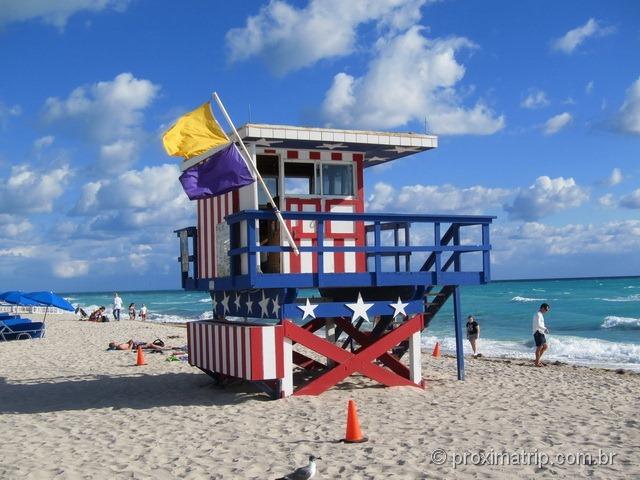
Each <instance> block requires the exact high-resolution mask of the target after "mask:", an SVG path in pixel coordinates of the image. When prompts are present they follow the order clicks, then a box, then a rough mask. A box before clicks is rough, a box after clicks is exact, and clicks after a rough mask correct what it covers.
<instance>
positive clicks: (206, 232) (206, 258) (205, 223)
mask: <svg viewBox="0 0 640 480" xmlns="http://www.w3.org/2000/svg"><path fill="white" fill-rule="evenodd" d="M203 210H204V212H203V216H202V217H203V224H202V229H203V233H204V235H203V237H202V239H203V242H202V246H203V252H202V253H203V254H204V255H203V258H204V269H203V270H202V273H203V275H202V278H209V277H210V272H209V237H210V235H211V225H209V224H210V223H211V217H210V216H209V200H208V199H205V200H204V205H203Z"/></svg>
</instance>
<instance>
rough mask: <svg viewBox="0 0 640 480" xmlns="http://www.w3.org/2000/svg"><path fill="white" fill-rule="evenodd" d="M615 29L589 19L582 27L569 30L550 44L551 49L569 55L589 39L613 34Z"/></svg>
mask: <svg viewBox="0 0 640 480" xmlns="http://www.w3.org/2000/svg"><path fill="white" fill-rule="evenodd" d="M614 31H615V28H613V27H604V26H602V25H601V24H600V23H598V21H597V20H595V19H593V18H590V19H589V20H588V21H587V23H585V24H584V25H582V26H580V27H577V28H574V29H573V30H569V31H568V32H567V33H565V34H564V35H563V36H562V37H560V38H557V39H555V40H554V41H553V43H552V45H551V46H552V48H553V49H554V50H556V51H560V52H562V53H566V54H567V55H568V54H571V53H573V51H574V50H575V49H576V48H578V46H580V44H581V43H582V42H584V41H585V40H586V39H587V38H589V37H602V36H605V35H609V34H610V33H613V32H614Z"/></svg>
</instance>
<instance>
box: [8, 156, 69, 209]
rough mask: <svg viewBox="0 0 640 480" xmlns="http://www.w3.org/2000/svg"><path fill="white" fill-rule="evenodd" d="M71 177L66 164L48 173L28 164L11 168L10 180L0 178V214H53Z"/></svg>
mask: <svg viewBox="0 0 640 480" xmlns="http://www.w3.org/2000/svg"><path fill="white" fill-rule="evenodd" d="M71 174H72V172H71V169H70V168H69V167H68V166H66V165H64V166H62V167H60V168H56V169H53V170H51V171H49V172H39V171H36V170H34V169H32V168H31V167H29V166H28V165H16V166H14V167H12V169H11V174H10V176H9V177H8V178H6V179H2V178H0V213H10V214H15V213H38V212H50V211H51V210H52V209H53V202H54V201H55V200H56V199H57V198H58V197H59V196H60V195H62V193H63V192H64V189H65V186H66V184H67V181H68V180H69V178H70V177H71Z"/></svg>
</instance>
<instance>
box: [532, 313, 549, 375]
mask: <svg viewBox="0 0 640 480" xmlns="http://www.w3.org/2000/svg"><path fill="white" fill-rule="evenodd" d="M549 310H551V307H550V306H549V304H548V303H543V304H542V305H540V309H539V310H538V311H537V312H536V313H535V314H534V315H533V339H534V340H535V342H536V363H535V365H536V367H544V364H543V363H542V362H541V361H540V360H541V359H542V354H543V353H544V352H546V351H547V348H548V347H547V337H545V334H546V333H549V329H548V328H547V327H545V325H544V314H545V313H547V312H548V311H549Z"/></svg>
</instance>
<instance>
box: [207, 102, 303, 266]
mask: <svg viewBox="0 0 640 480" xmlns="http://www.w3.org/2000/svg"><path fill="white" fill-rule="evenodd" d="M213 98H214V99H215V101H216V103H217V104H218V106H219V107H220V110H222V113H223V114H224V117H225V118H226V120H227V123H228V124H229V126H230V127H231V129H232V130H233V133H234V134H235V136H236V138H237V139H238V142H240V146H241V147H242V150H243V151H244V153H245V155H246V158H245V156H244V155H241V157H242V159H243V160H244V163H246V164H247V166H248V167H249V168H250V169H251V171H252V172H253V174H254V175H255V176H256V177H257V179H258V182H259V183H260V186H262V189H263V190H264V192H265V194H266V195H267V198H268V199H269V203H270V204H271V207H273V210H274V211H275V214H276V218H277V219H278V222H279V223H280V225H282V228H283V229H284V232H285V233H286V235H287V242H289V245H291V248H292V249H293V252H294V253H295V254H296V255H299V254H300V252H299V251H298V247H297V246H296V242H295V241H294V240H293V237H292V236H291V232H290V231H289V229H288V228H287V224H286V223H285V221H284V218H282V214H281V213H280V210H279V209H278V207H277V206H276V203H275V202H274V201H273V198H272V197H271V193H269V189H268V188H267V185H266V184H265V183H264V180H263V179H262V175H260V172H258V168H257V167H256V166H255V165H254V164H253V162H252V161H250V160H249V159H250V158H252V157H251V154H250V153H249V150H247V147H246V146H245V144H244V142H243V141H242V138H240V135H239V134H238V131H237V130H236V127H235V125H234V124H233V122H232V121H231V117H229V114H228V113H227V110H226V109H225V108H224V105H223V104H222V100H220V97H218V94H217V93H216V92H213Z"/></svg>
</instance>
